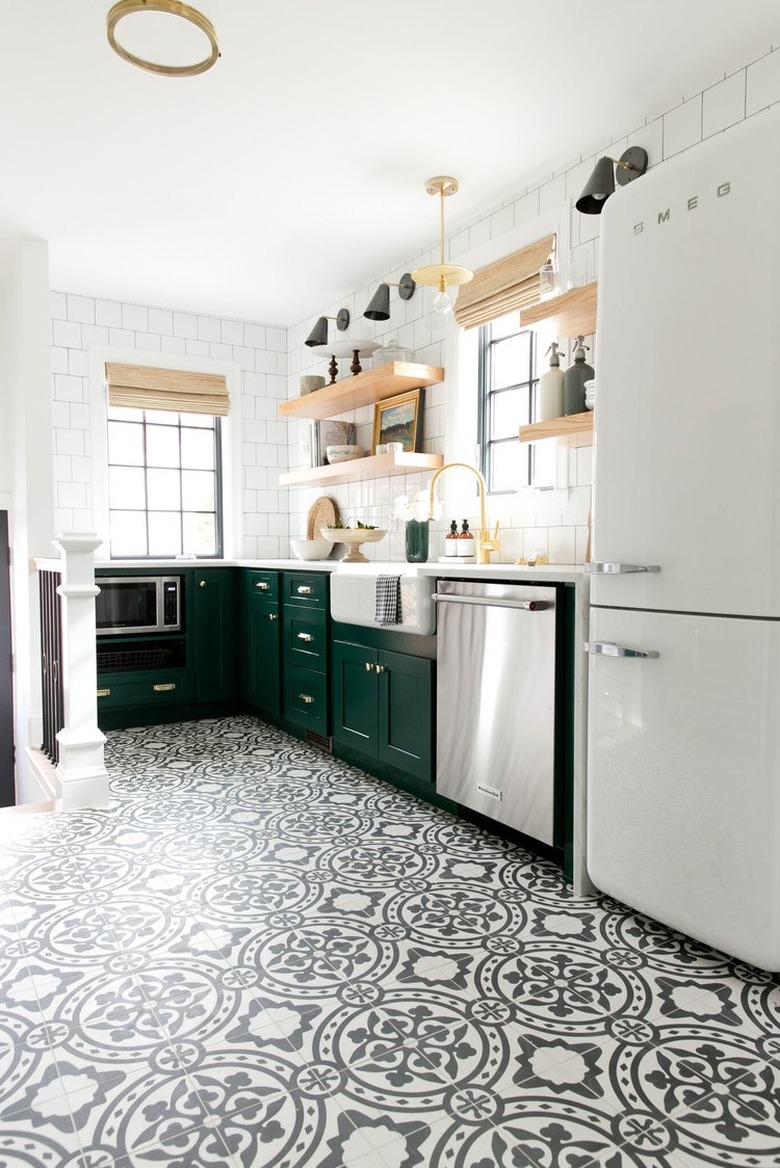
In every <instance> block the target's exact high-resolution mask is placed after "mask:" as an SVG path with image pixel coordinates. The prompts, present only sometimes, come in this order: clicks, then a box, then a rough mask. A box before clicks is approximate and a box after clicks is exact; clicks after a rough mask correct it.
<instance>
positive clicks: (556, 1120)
mask: <svg viewBox="0 0 780 1168" xmlns="http://www.w3.org/2000/svg"><path fill="white" fill-rule="evenodd" d="M107 757H108V762H109V768H110V773H111V776H112V795H113V802H112V806H111V808H110V810H108V811H84V812H74V813H70V814H68V815H40V816H11V817H7V818H5V820H4V822H3V824H2V827H1V828H0V831H2V839H0V889H2V886H3V885H4V893H5V895H4V897H3V899H2V901H1V902H0V938H1V941H0V946H1V947H0V980H1V984H0V1166H1V1168H48V1166H52V1168H65V1166H67V1168H100V1166H103V1165H115V1166H116V1168H142V1166H144V1168H147V1166H149V1168H151V1166H153V1165H156V1166H160V1165H164V1166H167V1168H199V1166H204V1168H205V1166H210V1168H214V1166H224V1168H304V1166H306V1168H340V1166H344V1168H347V1166H348V1168H414V1166H415V1165H422V1166H423V1168H431V1166H433V1168H698V1166H703V1165H719V1166H720V1165H733V1166H734V1168H757V1166H762V1168H764V1166H765V1168H769V1166H770V1165H780V1094H779V1093H778V1086H779V1085H780V988H778V979H776V978H773V977H772V976H770V975H768V974H765V973H762V972H760V971H758V970H756V969H753V968H751V967H748V966H745V965H741V964H738V963H736V962H734V961H731V960H729V959H727V958H725V957H724V956H723V955H722V954H719V953H715V952H712V951H710V950H708V949H707V948H705V947H703V946H701V945H699V944H696V943H694V942H693V941H691V940H689V939H688V938H686V937H683V936H680V935H678V934H675V933H673V932H670V931H669V930H668V929H666V928H664V927H662V926H660V925H658V924H657V923H655V922H653V921H650V920H647V919H645V918H643V917H641V916H639V915H637V914H635V913H632V912H630V911H629V910H627V909H625V908H624V907H622V906H620V905H618V904H616V903H614V902H612V901H610V900H607V899H603V898H602V899H599V900H593V899H580V898H577V897H575V896H574V895H573V894H572V892H571V890H570V889H569V888H568V887H567V885H566V883H565V882H564V881H563V879H562V878H561V875H560V873H559V871H558V870H557V869H556V868H555V867H554V866H553V865H552V864H550V863H547V862H546V861H540V860H538V859H535V858H533V857H531V856H529V855H528V854H526V853H524V852H523V851H521V850H519V849H518V848H516V847H515V846H514V845H511V844H508V843H506V842H504V841H501V840H499V839H497V838H494V837H492V836H490V835H489V834H486V833H484V832H482V831H480V830H479V829H477V828H475V827H473V826H471V825H470V824H467V823H464V822H461V821H458V820H456V819H455V818H453V817H452V816H450V815H447V814H445V813H442V812H440V811H438V810H435V809H432V808H430V807H428V806H426V805H424V804H423V803H420V802H418V801H416V800H415V799H413V798H411V797H409V796H407V795H405V794H402V793H399V792H397V791H395V790H394V789H393V788H391V787H388V786H386V785H384V784H382V783H381V782H379V781H376V780H374V779H372V778H370V777H368V776H366V775H364V774H363V773H362V772H360V771H359V770H356V769H355V768H352V767H349V766H346V765H345V764H343V763H340V762H338V761H336V760H334V759H330V758H328V757H327V756H325V755H322V754H320V753H319V752H316V751H313V750H311V749H309V748H308V747H306V746H304V745H302V744H301V743H299V742H297V741H295V740H294V739H291V738H289V737H287V736H286V735H284V734H282V733H281V732H279V731H277V730H275V729H271V728H268V727H266V726H263V725H262V724H260V723H258V722H256V721H254V720H253V719H250V718H233V719H229V720H224V721H212V722H199V723H190V724H187V725H178V726H164V727H159V728H156V729H147V730H143V731H139V730H126V731H121V732H115V733H112V734H111V735H110V738H109V747H108V755H107Z"/></svg>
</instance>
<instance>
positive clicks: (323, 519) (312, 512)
mask: <svg viewBox="0 0 780 1168" xmlns="http://www.w3.org/2000/svg"><path fill="white" fill-rule="evenodd" d="M338 516H339V513H338V508H337V507H336V504H335V503H334V502H333V500H332V499H329V498H328V496H327V495H320V497H319V499H315V500H314V502H313V503H312V505H311V507H310V508H309V514H308V516H307V518H306V538H307V539H322V536H321V535H320V528H321V527H332V526H333V524H334V523H335V522H336V520H337V519H338Z"/></svg>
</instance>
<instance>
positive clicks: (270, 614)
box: [268, 612, 279, 620]
mask: <svg viewBox="0 0 780 1168" xmlns="http://www.w3.org/2000/svg"><path fill="white" fill-rule="evenodd" d="M268 619H269V620H278V619H279V617H278V616H277V614H276V613H275V612H269V614H268Z"/></svg>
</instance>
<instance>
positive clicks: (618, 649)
mask: <svg viewBox="0 0 780 1168" xmlns="http://www.w3.org/2000/svg"><path fill="white" fill-rule="evenodd" d="M584 649H585V652H586V653H593V654H595V655H596V656H599V657H643V658H648V659H655V658H656V657H659V656H660V653H659V652H658V650H657V649H628V648H626V646H625V645H615V644H614V642H612V641H586V642H585V645H584Z"/></svg>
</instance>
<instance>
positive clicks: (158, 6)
mask: <svg viewBox="0 0 780 1168" xmlns="http://www.w3.org/2000/svg"><path fill="white" fill-rule="evenodd" d="M106 35H107V36H108V43H109V44H110V45H111V48H112V49H113V50H114V52H115V53H118V54H119V56H120V57H121V58H122V59H123V60H124V61H129V63H130V64H131V65H136V66H137V67H138V68H139V69H144V70H146V72H147V73H157V74H159V75H161V76H164V77H192V76H194V75H195V74H197V73H205V72H206V70H207V69H210V68H211V66H212V65H213V64H214V63H215V61H216V60H217V59H218V57H219V45H218V42H217V34H216V30H215V28H214V25H213V24H212V23H211V21H210V20H209V19H208V17H206V16H204V15H203V13H202V12H199V11H198V9H197V8H193V7H192V5H191V4H186V3H184V0H118V3H116V4H113V5H112V6H111V8H110V10H109V13H108V17H107V21H106Z"/></svg>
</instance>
